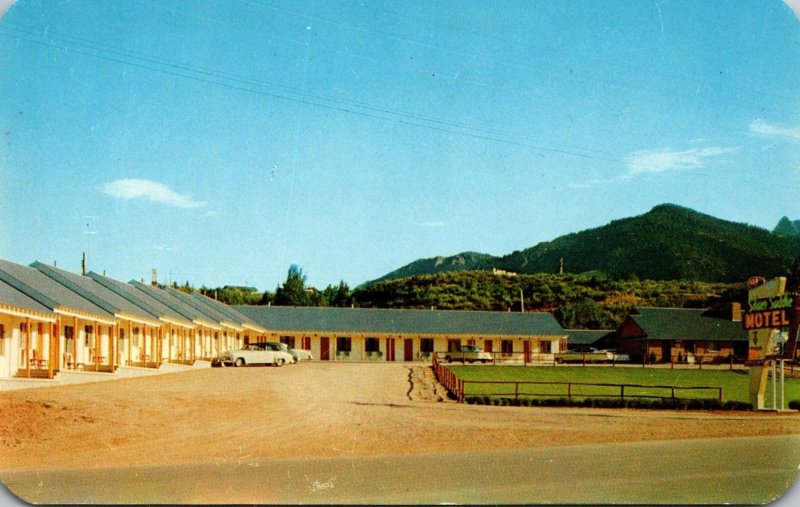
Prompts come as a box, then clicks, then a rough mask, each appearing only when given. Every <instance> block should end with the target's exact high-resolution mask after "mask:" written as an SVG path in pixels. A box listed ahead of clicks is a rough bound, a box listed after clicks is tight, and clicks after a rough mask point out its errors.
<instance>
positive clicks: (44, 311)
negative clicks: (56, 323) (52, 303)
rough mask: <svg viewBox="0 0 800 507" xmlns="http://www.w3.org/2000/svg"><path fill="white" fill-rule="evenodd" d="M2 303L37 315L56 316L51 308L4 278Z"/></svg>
mask: <svg viewBox="0 0 800 507" xmlns="http://www.w3.org/2000/svg"><path fill="white" fill-rule="evenodd" d="M0 305H2V306H4V307H6V308H8V309H11V308H14V309H18V310H22V311H25V312H31V313H32V314H33V315H36V316H41V317H44V316H47V317H48V318H55V316H54V314H53V312H52V311H51V310H50V308H47V307H46V306H44V305H43V304H41V303H39V302H38V301H36V300H35V299H33V298H31V297H29V296H26V295H25V294H24V293H22V292H20V291H18V290H17V289H15V288H14V287H12V286H10V285H9V284H7V283H6V282H4V281H2V280H0Z"/></svg>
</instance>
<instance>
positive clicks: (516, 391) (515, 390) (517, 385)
mask: <svg viewBox="0 0 800 507" xmlns="http://www.w3.org/2000/svg"><path fill="white" fill-rule="evenodd" d="M514 399H515V400H518V399H519V382H517V383H516V384H514Z"/></svg>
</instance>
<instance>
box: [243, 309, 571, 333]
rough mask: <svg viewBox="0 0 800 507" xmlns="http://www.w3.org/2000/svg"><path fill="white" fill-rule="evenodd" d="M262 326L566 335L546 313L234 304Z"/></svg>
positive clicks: (344, 330) (315, 330) (366, 331)
mask: <svg viewBox="0 0 800 507" xmlns="http://www.w3.org/2000/svg"><path fill="white" fill-rule="evenodd" d="M234 308H235V309H236V310H238V311H239V312H241V313H243V314H245V315H247V316H249V317H250V318H252V319H253V320H254V321H256V322H257V323H258V324H260V325H261V326H263V327H264V328H266V329H274V330H280V331H308V332H331V333H370V332H373V333H397V334H402V333H410V334H423V335H424V334H430V335H458V334H469V335H508V336H532V335H537V336H552V337H565V336H567V332H566V331H564V330H563V329H562V328H561V326H559V325H558V322H556V319H555V318H554V317H553V316H552V315H551V314H549V313H511V312H474V311H453V310H449V311H448V310H390V309H375V308H329V307H327V308H319V307H295V306H235V307H234Z"/></svg>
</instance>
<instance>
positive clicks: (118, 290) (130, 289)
mask: <svg viewBox="0 0 800 507" xmlns="http://www.w3.org/2000/svg"><path fill="white" fill-rule="evenodd" d="M86 276H88V277H89V278H91V279H92V280H94V281H95V282H97V283H99V284H100V285H102V286H103V287H106V288H107V289H109V290H111V291H113V292H114V293H115V294H117V295H119V296H121V297H123V298H125V299H126V300H128V301H130V302H131V303H133V304H135V305H137V306H140V307H142V308H144V309H146V310H147V311H148V312H150V313H151V314H153V315H155V316H157V317H158V318H159V320H163V321H166V322H171V323H174V324H178V325H181V326H186V327H191V326H193V324H192V321H191V319H188V318H186V317H184V316H183V315H181V314H180V313H178V312H176V311H175V310H173V309H172V308H170V307H169V306H167V305H165V304H163V303H162V302H160V301H158V300H157V299H154V298H152V297H150V296H148V295H147V294H145V293H144V292H142V291H140V290H139V289H137V288H136V287H134V286H132V285H130V284H127V283H125V282H120V281H119V280H115V279H113V278H108V277H106V276H103V275H99V274H97V273H95V272H93V271H91V272H89V273H88V274H87V275H86Z"/></svg>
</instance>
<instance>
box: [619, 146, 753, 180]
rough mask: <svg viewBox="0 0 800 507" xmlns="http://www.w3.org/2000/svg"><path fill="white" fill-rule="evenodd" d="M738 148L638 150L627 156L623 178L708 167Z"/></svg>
mask: <svg viewBox="0 0 800 507" xmlns="http://www.w3.org/2000/svg"><path fill="white" fill-rule="evenodd" d="M737 149H738V148H728V147H721V146H711V147H708V148H692V149H690V150H684V151H674V150H668V149H660V150H642V151H636V152H633V153H631V154H630V155H628V156H627V157H625V163H626V164H627V166H628V172H627V173H626V174H625V175H623V176H622V177H623V178H632V177H633V176H637V175H639V174H650V173H661V172H666V171H690V170H692V169H699V168H701V167H706V166H707V165H708V164H709V163H710V162H711V160H712V159H714V158H716V157H719V156H720V155H725V154H727V153H731V152H734V151H736V150H737Z"/></svg>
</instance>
